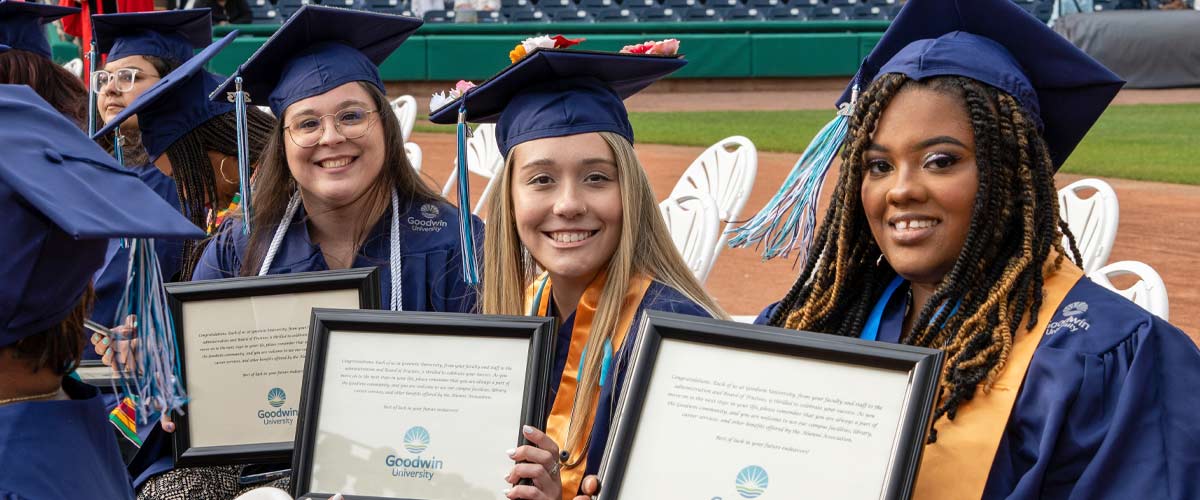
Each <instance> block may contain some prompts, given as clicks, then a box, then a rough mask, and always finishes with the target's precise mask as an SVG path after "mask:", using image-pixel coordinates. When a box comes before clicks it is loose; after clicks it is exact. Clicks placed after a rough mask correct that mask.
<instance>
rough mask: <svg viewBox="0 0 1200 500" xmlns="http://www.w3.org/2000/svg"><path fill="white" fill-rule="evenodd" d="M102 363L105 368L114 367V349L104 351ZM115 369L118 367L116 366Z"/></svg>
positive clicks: (101, 356)
mask: <svg viewBox="0 0 1200 500" xmlns="http://www.w3.org/2000/svg"><path fill="white" fill-rule="evenodd" d="M100 362H101V363H104V366H113V352H112V349H108V350H106V351H104V352H103V353H100ZM113 368H114V369H115V368H116V367H115V366H114V367H113Z"/></svg>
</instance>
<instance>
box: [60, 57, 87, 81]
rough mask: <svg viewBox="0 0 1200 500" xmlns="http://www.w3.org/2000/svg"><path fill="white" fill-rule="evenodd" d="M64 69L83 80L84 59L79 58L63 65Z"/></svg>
mask: <svg viewBox="0 0 1200 500" xmlns="http://www.w3.org/2000/svg"><path fill="white" fill-rule="evenodd" d="M63 68H65V69H66V70H67V71H70V72H71V74H72V75H75V78H83V59H80V58H78V57H76V58H74V59H71V60H70V61H67V62H65V63H63Z"/></svg>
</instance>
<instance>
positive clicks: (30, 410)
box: [0, 377, 133, 500]
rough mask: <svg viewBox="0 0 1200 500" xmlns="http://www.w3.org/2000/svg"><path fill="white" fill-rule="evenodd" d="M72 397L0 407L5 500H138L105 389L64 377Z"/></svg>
mask: <svg viewBox="0 0 1200 500" xmlns="http://www.w3.org/2000/svg"><path fill="white" fill-rule="evenodd" d="M63 390H64V391H66V393H67V395H68V396H70V397H71V400H70V401H29V402H24V403H14V404H9V405H3V406H0V464H3V466H2V467H0V499H3V500H18V499H22V500H59V499H61V500H78V499H83V498H89V499H93V498H94V499H97V500H101V499H102V500H118V499H120V500H125V499H132V498H133V489H132V488H131V487H130V484H129V476H128V475H127V474H126V472H125V463H124V462H123V461H122V460H121V454H120V452H119V451H118V450H117V441H116V435H115V434H114V433H113V429H112V425H111V424H109V423H108V412H106V411H105V409H104V403H103V402H102V401H101V399H100V392H99V391H98V390H97V389H96V388H94V387H92V386H89V385H87V384H84V383H82V382H79V381H76V380H74V379H72V378H69V377H66V378H63Z"/></svg>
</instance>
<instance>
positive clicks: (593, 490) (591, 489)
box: [575, 476, 600, 500]
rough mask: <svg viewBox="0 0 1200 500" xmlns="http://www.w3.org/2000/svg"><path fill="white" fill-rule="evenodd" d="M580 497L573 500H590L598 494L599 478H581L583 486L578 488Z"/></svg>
mask: <svg viewBox="0 0 1200 500" xmlns="http://www.w3.org/2000/svg"><path fill="white" fill-rule="evenodd" d="M579 489H580V490H581V491H582V493H583V494H582V495H579V496H577V497H575V500H592V497H594V496H596V495H599V494H600V478H599V477H597V476H587V477H585V478H583V484H582V485H580V486H579Z"/></svg>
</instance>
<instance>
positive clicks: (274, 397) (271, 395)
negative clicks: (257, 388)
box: [267, 387, 287, 408]
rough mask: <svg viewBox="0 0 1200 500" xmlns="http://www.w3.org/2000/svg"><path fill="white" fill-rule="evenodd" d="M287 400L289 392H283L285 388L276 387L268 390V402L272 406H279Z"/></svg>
mask: <svg viewBox="0 0 1200 500" xmlns="http://www.w3.org/2000/svg"><path fill="white" fill-rule="evenodd" d="M286 402H287V394H285V393H284V392H283V389H280V388H278V387H276V388H274V389H271V390H270V392H267V404H269V405H271V407H272V408H279V407H280V406H283V404H284V403H286Z"/></svg>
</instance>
